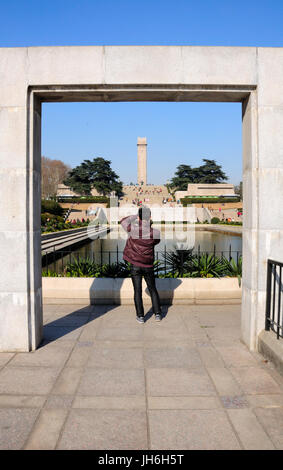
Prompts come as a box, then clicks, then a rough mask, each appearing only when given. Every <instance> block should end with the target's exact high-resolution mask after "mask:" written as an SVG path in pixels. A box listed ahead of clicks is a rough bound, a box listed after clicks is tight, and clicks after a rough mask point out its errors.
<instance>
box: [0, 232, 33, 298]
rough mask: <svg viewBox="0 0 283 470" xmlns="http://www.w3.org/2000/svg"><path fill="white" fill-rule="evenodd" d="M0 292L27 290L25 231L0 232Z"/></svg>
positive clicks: (22, 291)
mask: <svg viewBox="0 0 283 470" xmlns="http://www.w3.org/2000/svg"><path fill="white" fill-rule="evenodd" d="M0 246H1V250H0V266H2V269H1V273H0V292H15V293H17V292H21V293H24V292H26V290H27V260H28V252H27V234H26V232H25V231H16V230H11V231H2V232H0Z"/></svg>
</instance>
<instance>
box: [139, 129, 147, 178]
mask: <svg viewBox="0 0 283 470" xmlns="http://www.w3.org/2000/svg"><path fill="white" fill-rule="evenodd" d="M137 146H138V184H144V185H146V184H147V180H146V147H147V143H146V137H138V143H137Z"/></svg>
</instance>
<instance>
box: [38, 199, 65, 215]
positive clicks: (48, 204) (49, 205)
mask: <svg viewBox="0 0 283 470" xmlns="http://www.w3.org/2000/svg"><path fill="white" fill-rule="evenodd" d="M46 212H48V213H49V214H54V215H60V216H62V215H63V214H64V209H63V207H61V206H60V204H58V202H56V201H49V200H47V199H42V200H41V213H46Z"/></svg>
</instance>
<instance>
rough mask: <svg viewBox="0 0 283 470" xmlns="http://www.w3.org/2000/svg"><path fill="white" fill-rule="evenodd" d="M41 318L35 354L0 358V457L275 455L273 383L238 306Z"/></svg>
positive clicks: (279, 409)
mask: <svg viewBox="0 0 283 470" xmlns="http://www.w3.org/2000/svg"><path fill="white" fill-rule="evenodd" d="M165 313H166V317H165V318H164V319H163V321H162V322H161V323H156V322H155V320H154V318H153V317H152V316H151V313H150V312H149V313H148V314H147V321H146V323H145V324H144V325H140V324H138V323H137V322H136V320H135V315H134V311H133V308H132V307H126V306H121V307H117V306H116V307H115V306H102V307H97V306H96V307H94V306H88V307H80V306H76V307H74V306H73V307H72V306H66V305H65V306H63V305H52V306H51V305H49V306H47V305H46V306H45V308H44V320H45V328H44V337H45V340H44V342H43V344H42V346H41V347H40V348H39V349H38V350H37V351H35V352H31V353H17V354H12V353H2V354H0V448H2V449H159V450H162V449H171V450H173V449H283V377H282V376H280V375H279V374H278V373H277V372H276V371H275V369H274V368H273V366H272V365H271V364H270V363H266V362H265V361H264V358H263V357H262V356H260V355H259V354H257V353H250V352H249V351H248V349H247V348H246V347H245V345H243V344H242V343H241V341H240V308H239V306H236V305H234V306H223V305H222V306H218V305H213V306H212V305H206V306H205V305H202V306H185V305H184V306H180V305H179V306H172V307H169V308H166V309H165Z"/></svg>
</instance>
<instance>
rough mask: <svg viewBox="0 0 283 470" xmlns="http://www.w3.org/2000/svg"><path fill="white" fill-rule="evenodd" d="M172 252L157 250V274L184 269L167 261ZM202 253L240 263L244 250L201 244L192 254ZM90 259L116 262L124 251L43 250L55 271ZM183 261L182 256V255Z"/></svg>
mask: <svg viewBox="0 0 283 470" xmlns="http://www.w3.org/2000/svg"><path fill="white" fill-rule="evenodd" d="M170 253H176V250H166V246H165V248H164V250H163V251H155V261H159V262H161V263H162V266H159V263H157V264H156V268H155V272H156V274H157V275H158V274H165V275H166V274H167V273H169V272H171V273H173V274H174V273H175V272H177V270H178V271H181V272H182V271H183V269H182V266H180V265H179V266H174V265H172V264H171V263H168V261H166V255H167V254H170ZM202 255H212V256H213V257H218V258H221V259H223V258H225V259H227V260H228V261H231V259H232V258H233V259H234V260H235V262H236V264H237V265H238V263H239V260H240V257H241V256H242V252H241V251H239V250H232V249H231V245H230V247H229V250H224V251H223V250H221V251H220V250H216V247H215V245H214V249H213V250H212V251H211V250H210V251H208V250H205V251H203V250H200V246H198V248H197V250H193V251H192V256H194V257H196V258H197V259H198V260H200V258H201V256H202ZM83 258H84V259H86V258H87V259H89V260H90V261H91V262H93V263H96V264H97V265H100V266H101V267H102V265H103V264H109V265H110V264H115V263H119V262H121V261H123V251H120V250H119V248H118V246H117V247H116V249H115V250H107V251H105V250H102V246H101V249H100V250H97V251H95V252H93V251H92V252H88V251H87V249H85V250H80V251H71V250H68V249H65V250H56V251H55V250H54V251H53V252H45V253H44V252H42V269H50V270H53V271H55V272H63V270H64V267H65V266H66V265H67V264H69V263H70V264H71V263H73V262H74V261H75V260H77V261H78V260H79V259H83ZM181 262H182V257H181Z"/></svg>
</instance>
